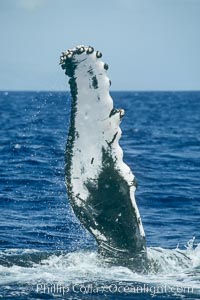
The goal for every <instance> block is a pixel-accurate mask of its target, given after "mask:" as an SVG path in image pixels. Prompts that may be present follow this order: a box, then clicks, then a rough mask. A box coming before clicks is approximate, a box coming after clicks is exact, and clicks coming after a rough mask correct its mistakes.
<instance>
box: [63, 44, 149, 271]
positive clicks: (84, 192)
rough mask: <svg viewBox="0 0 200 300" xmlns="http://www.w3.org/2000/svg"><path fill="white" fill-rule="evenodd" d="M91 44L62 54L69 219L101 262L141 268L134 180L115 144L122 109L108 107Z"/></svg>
mask: <svg viewBox="0 0 200 300" xmlns="http://www.w3.org/2000/svg"><path fill="white" fill-rule="evenodd" d="M101 57H102V53H101V52H99V51H95V50H94V48H93V47H91V46H82V45H80V46H77V47H75V48H73V49H69V50H68V51H66V52H62V55H61V57H60V64H61V67H62V69H63V70H65V74H66V75H67V76H68V77H69V85H70V92H71V116H70V126H69V132H68V139H67V145H66V156H65V157H66V160H65V181H66V187H67V193H68V199H69V201H70V204H71V206H72V208H73V211H74V213H75V215H76V216H77V217H78V219H79V220H80V222H81V223H82V224H83V226H84V227H85V228H86V229H87V230H88V231H89V232H90V233H91V234H92V235H93V236H94V238H95V240H96V242H97V244H98V252H99V254H100V255H102V256H103V257H104V258H105V260H106V261H108V262H111V263H113V264H117V265H122V266H128V267H131V266H133V267H134V268H135V269H140V268H142V265H143V264H144V263H145V261H146V258H147V254H146V241H145V233H144V229H143V225H142V220H141V217H140V213H139V210H138V207H137V204H136V200H135V190H136V187H137V184H136V179H135V176H134V175H133V173H132V172H131V170H130V168H129V167H128V166H127V164H125V163H124V162H123V151H122V149H121V147H120V145H119V139H120V137H121V129H120V127H119V125H120V122H121V120H122V118H123V116H124V110H123V109H116V108H114V107H113V100H112V98H111V96H110V93H109V89H110V84H111V81H110V79H109V78H108V76H107V70H108V64H106V63H104V62H103V61H102V59H101Z"/></svg>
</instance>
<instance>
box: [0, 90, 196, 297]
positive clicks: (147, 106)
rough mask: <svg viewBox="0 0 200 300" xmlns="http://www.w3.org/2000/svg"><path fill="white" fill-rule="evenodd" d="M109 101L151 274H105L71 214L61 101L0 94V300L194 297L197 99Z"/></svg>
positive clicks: (64, 102)
mask: <svg viewBox="0 0 200 300" xmlns="http://www.w3.org/2000/svg"><path fill="white" fill-rule="evenodd" d="M111 95H112V97H113V100H114V105H115V107H116V108H124V109H125V112H126V114H125V117H124V118H123V121H122V123H121V129H122V132H123V133H122V138H121V141H120V144H121V146H122V148H123V150H124V161H125V162H126V163H127V164H128V165H129V166H130V167H131V169H132V171H133V173H134V174H135V176H136V178H137V182H138V188H137V192H136V200H137V204H138V207H139V210H140V213H141V216H142V220H143V225H144V229H145V232H146V238H147V246H148V252H149V256H150V257H151V258H152V261H154V262H155V265H156V266H157V271H155V269H152V272H151V271H149V273H148V274H137V273H135V272H133V271H131V270H129V269H128V268H124V267H110V266H109V267H108V266H107V265H106V263H104V262H103V261H101V260H100V258H99V257H98V255H97V252H96V244H95V241H94V240H93V238H92V237H91V236H90V234H89V233H87V232H86V231H85V229H84V228H83V227H82V226H81V224H80V223H79V221H78V220H77V218H76V217H75V215H74V214H73V211H72V209H71V207H70V205H69V203H68V200H67V194H66V188H65V183H64V154H65V144H66V139H67V132H68V127H69V113H70V95H69V93H67V92H0V298H1V299H113V300H114V299H153V298H155V299H200V202H199V200H200V197H199V194H200V193H199V190H200V176H199V175H200V92H113V93H111ZM88 134H89V133H88Z"/></svg>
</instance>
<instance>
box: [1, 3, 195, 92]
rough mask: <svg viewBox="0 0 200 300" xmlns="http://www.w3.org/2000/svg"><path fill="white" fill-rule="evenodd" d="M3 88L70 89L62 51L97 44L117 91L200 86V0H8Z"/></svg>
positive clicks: (4, 13) (3, 25) (3, 26)
mask: <svg viewBox="0 0 200 300" xmlns="http://www.w3.org/2000/svg"><path fill="white" fill-rule="evenodd" d="M0 37H1V41H0V90H66V89H68V87H67V78H66V76H65V75H64V72H63V71H62V70H61V68H60V66H59V65H58V63H59V56H60V53H61V52H62V51H63V50H66V49H68V48H72V47H73V46H76V45H77V44H85V45H92V46H94V47H95V49H97V50H100V51H101V52H102V53H103V59H104V61H105V62H107V63H108V64H109V67H110V68H109V76H110V79H111V81H112V90H200V0H99V1H97V0H84V1H83V0H0Z"/></svg>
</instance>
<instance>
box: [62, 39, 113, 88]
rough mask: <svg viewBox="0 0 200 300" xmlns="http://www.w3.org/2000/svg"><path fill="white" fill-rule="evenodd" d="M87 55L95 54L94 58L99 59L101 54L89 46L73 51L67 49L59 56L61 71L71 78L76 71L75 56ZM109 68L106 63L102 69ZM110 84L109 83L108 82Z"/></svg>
mask: <svg viewBox="0 0 200 300" xmlns="http://www.w3.org/2000/svg"><path fill="white" fill-rule="evenodd" d="M83 53H85V54H87V55H90V54H92V53H95V54H96V58H101V57H102V53H101V52H100V51H95V50H94V48H93V47H91V46H81V45H80V46H77V47H75V48H73V49H69V50H67V51H65V52H62V55H61V56H60V65H61V67H62V69H63V70H65V74H66V75H67V76H69V77H72V76H73V75H74V70H75V69H76V59H77V56H79V55H81V54H83ZM108 68H109V66H108V64H107V63H104V69H105V70H106V71H107V70H108ZM110 84H111V82H110Z"/></svg>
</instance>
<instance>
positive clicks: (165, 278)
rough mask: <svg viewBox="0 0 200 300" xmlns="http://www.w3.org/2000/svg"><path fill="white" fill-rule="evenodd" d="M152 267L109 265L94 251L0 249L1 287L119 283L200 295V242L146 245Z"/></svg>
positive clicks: (34, 287)
mask: <svg viewBox="0 0 200 300" xmlns="http://www.w3.org/2000/svg"><path fill="white" fill-rule="evenodd" d="M147 253H148V257H149V259H150V260H151V268H150V269H149V270H148V272H147V273H146V274H141V273H136V272H134V271H132V270H130V269H129V268H127V267H122V266H110V265H108V264H107V263H106V262H105V260H103V259H102V258H101V257H99V255H98V254H97V253H96V252H94V251H76V252H71V253H67V252H64V251H57V252H42V251H38V250H29V249H24V250H21V249H9V250H5V251H1V252H0V283H1V287H4V289H9V290H10V289H11V290H12V287H13V286H14V287H15V289H19V288H20V287H21V288H22V286H26V288H29V289H31V291H33V290H36V286H37V285H40V286H41V284H44V283H45V284H46V285H48V286H50V285H53V284H55V283H57V284H59V285H63V286H70V285H77V284H78V285H80V284H81V285H84V284H88V283H92V284H95V286H96V287H98V286H102V284H104V285H105V284H108V283H109V284H110V285H111V284H114V283H116V284H118V285H119V284H120V286H127V284H128V285H129V286H133V285H134V286H136V285H140V286H142V284H143V285H144V284H145V285H146V286H154V288H155V287H160V286H165V287H166V286H167V287H168V289H169V288H171V287H179V289H180V288H181V289H182V291H183V289H185V288H187V289H190V291H192V293H194V292H195V294H196V295H200V289H199V283H200V244H197V245H195V243H194V239H192V240H190V241H189V242H188V243H187V245H186V249H184V250H181V249H179V248H178V247H177V248H176V249H164V248H161V247H150V248H147Z"/></svg>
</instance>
